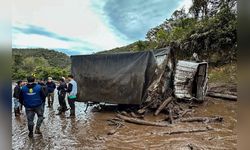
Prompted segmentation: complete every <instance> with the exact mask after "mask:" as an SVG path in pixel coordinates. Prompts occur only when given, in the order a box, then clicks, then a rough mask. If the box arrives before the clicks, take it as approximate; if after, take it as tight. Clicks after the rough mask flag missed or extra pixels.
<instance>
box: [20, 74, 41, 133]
mask: <svg viewBox="0 0 250 150" xmlns="http://www.w3.org/2000/svg"><path fill="white" fill-rule="evenodd" d="M27 81H28V84H27V85H25V86H23V87H22V89H21V91H20V95H19V101H20V103H21V104H23V105H24V107H25V112H26V116H27V120H28V129H29V137H31V138H32V137H33V129H34V117H35V114H37V116H38V119H37V123H36V130H35V134H42V133H41V131H40V126H41V124H42V122H43V100H44V98H45V97H46V93H45V91H44V90H43V88H42V87H41V85H39V84H37V83H35V78H34V77H33V76H29V77H27Z"/></svg>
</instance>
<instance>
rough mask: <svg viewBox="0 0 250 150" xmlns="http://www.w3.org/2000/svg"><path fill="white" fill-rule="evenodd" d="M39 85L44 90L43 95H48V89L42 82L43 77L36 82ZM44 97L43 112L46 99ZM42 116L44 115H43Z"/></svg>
mask: <svg viewBox="0 0 250 150" xmlns="http://www.w3.org/2000/svg"><path fill="white" fill-rule="evenodd" d="M38 84H39V85H41V87H42V88H43V90H44V92H45V95H46V97H47V96H48V89H47V86H46V84H45V82H44V80H43V79H41V80H40V81H39V82H38ZM46 97H44V98H43V104H42V105H43V114H44V110H45V101H46ZM43 118H44V117H43Z"/></svg>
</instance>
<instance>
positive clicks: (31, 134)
mask: <svg viewBox="0 0 250 150" xmlns="http://www.w3.org/2000/svg"><path fill="white" fill-rule="evenodd" d="M28 129H29V137H30V138H33V126H31V125H28Z"/></svg>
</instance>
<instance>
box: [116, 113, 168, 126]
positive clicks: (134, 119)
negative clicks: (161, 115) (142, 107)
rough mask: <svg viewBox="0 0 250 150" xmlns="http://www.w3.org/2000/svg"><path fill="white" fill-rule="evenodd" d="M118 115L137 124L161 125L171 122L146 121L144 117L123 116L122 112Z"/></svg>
mask: <svg viewBox="0 0 250 150" xmlns="http://www.w3.org/2000/svg"><path fill="white" fill-rule="evenodd" d="M116 116H117V117H118V118H120V119H123V120H124V121H126V122H130V123H135V124H139V125H149V126H159V127H167V126H169V123H166V122H153V121H146V120H142V119H137V118H132V117H127V116H123V115H121V114H117V115H116Z"/></svg>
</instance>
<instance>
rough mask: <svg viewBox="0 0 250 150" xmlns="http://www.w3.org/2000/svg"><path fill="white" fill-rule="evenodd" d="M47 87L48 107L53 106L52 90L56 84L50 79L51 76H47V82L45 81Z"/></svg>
mask: <svg viewBox="0 0 250 150" xmlns="http://www.w3.org/2000/svg"><path fill="white" fill-rule="evenodd" d="M46 86H47V89H48V107H53V102H54V90H55V88H56V84H55V83H54V82H53V81H52V78H51V77H48V82H47V83H46Z"/></svg>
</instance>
